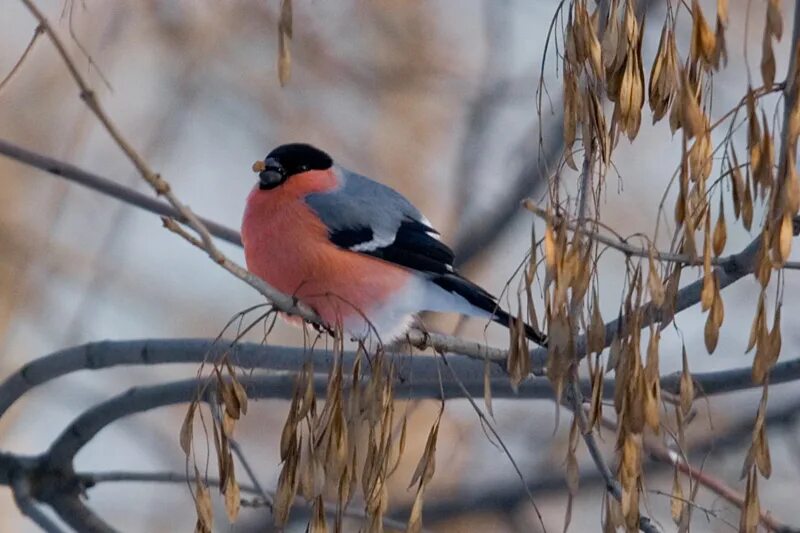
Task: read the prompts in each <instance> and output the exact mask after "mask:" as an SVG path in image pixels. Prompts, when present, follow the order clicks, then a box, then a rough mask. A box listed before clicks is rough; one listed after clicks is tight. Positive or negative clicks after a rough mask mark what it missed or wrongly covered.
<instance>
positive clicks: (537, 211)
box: [522, 199, 800, 270]
mask: <svg viewBox="0 0 800 533" xmlns="http://www.w3.org/2000/svg"><path fill="white" fill-rule="evenodd" d="M522 205H524V206H525V208H526V209H527V210H529V211H530V212H531V213H533V214H534V215H536V216H538V217H540V218H542V219H544V220H548V219H549V218H550V216H548V214H547V211H546V210H544V209H542V208H541V207H539V206H537V205H536V203H535V202H534V201H533V200H531V199H526V200H524V201H523V202H522ZM799 220H800V219H799ZM554 222H555V223H557V224H558V223H565V224H566V225H567V229H568V230H570V231H577V230H578V228H579V227H580V224H579V222H573V221H571V220H565V219H564V218H563V217H558V218H556V220H555V221H554ZM582 234H583V235H585V236H586V237H588V238H589V239H591V240H593V241H597V242H600V243H603V244H605V245H606V246H609V247H611V248H613V249H615V250H617V251H619V252H622V253H623V254H625V255H627V256H634V257H643V258H647V257H650V255H651V254H652V255H653V258H654V259H657V260H659V261H666V262H670V263H679V264H681V265H684V266H702V265H703V258H702V257H690V256H688V255H686V254H678V253H672V252H662V251H659V250H653V251H652V252H651V250H650V249H647V248H641V247H639V246H633V245H632V244H629V243H628V241H627V240H626V239H623V238H621V237H609V236H607V235H604V234H603V233H600V232H599V231H594V230H590V229H586V228H584V229H583V230H582ZM728 259H729V258H728V257H712V258H711V265H712V266H720V265H724V264H725V263H726V261H728ZM783 268H785V269H788V270H793V269H798V268H800V264H798V263H786V264H785V265H784V267H783Z"/></svg>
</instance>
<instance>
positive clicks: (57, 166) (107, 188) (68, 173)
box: [0, 139, 242, 246]
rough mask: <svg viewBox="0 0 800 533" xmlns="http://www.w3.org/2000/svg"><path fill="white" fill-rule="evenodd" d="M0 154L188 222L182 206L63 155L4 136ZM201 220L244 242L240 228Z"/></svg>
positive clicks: (227, 238)
mask: <svg viewBox="0 0 800 533" xmlns="http://www.w3.org/2000/svg"><path fill="white" fill-rule="evenodd" d="M0 154H3V155H4V156H6V157H8V158H9V159H13V160H15V161H17V162H19V163H22V164H24V165H28V166H31V167H34V168H38V169H39V170H43V171H45V172H49V173H50V174H53V175H54V176H58V177H59V178H64V179H66V180H69V181H71V182H73V183H77V184H78V185H82V186H84V187H87V188H89V189H92V190H94V191H97V192H99V193H101V194H104V195H106V196H110V197H111V198H116V199H117V200H120V201H122V202H125V203H126V204H130V205H134V206H136V207H139V208H141V209H144V210H145V211H149V212H151V213H155V214H157V215H161V216H167V217H170V218H174V219H175V220H177V221H178V222H180V223H182V224H186V223H187V222H188V221H187V220H186V218H185V217H183V216H182V215H181V213H180V212H178V210H176V209H175V208H174V207H172V206H171V205H169V204H167V203H164V202H162V201H160V200H157V199H156V198H153V197H152V196H149V195H147V194H143V193H140V192H139V191H137V190H135V189H132V188H130V187H126V186H124V185H120V184H119V183H117V182H115V181H112V180H110V179H108V178H104V177H102V176H98V175H97V174H93V173H91V172H88V171H86V170H83V169H81V168H79V167H76V166H75V165H71V164H69V163H66V162H64V161H61V160H59V159H54V158H52V157H47V156H45V155H42V154H39V153H37V152H32V151H30V150H26V149H25V148H22V147H21V146H17V145H15V144H12V143H10V142H8V141H6V140H3V139H0ZM199 220H200V221H201V222H202V223H203V224H204V225H205V226H206V227H207V228H208V231H209V233H210V234H211V235H213V236H215V237H218V238H220V239H222V240H224V241H227V242H229V243H231V244H235V245H237V246H241V245H242V239H241V237H240V236H239V232H238V231H235V230H233V229H231V228H228V227H225V226H223V225H221V224H217V223H216V222H214V221H212V220H208V219H206V218H202V217H200V218H199Z"/></svg>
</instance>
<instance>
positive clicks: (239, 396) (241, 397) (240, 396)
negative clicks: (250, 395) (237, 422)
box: [231, 376, 247, 415]
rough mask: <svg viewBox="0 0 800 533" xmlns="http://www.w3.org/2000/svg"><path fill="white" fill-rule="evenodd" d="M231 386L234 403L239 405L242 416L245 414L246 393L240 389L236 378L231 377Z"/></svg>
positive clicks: (240, 385)
mask: <svg viewBox="0 0 800 533" xmlns="http://www.w3.org/2000/svg"><path fill="white" fill-rule="evenodd" d="M231 384H232V385H233V393H234V395H235V396H236V401H237V403H238V404H239V409H240V410H241V412H242V414H243V415H246V414H247V392H246V391H245V390H244V387H242V384H241V383H239V380H238V379H236V376H234V377H233V379H232V380H231Z"/></svg>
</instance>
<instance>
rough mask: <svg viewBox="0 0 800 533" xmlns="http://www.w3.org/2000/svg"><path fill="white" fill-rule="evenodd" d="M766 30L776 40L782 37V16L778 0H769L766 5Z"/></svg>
mask: <svg viewBox="0 0 800 533" xmlns="http://www.w3.org/2000/svg"><path fill="white" fill-rule="evenodd" d="M767 29H768V30H769V32H770V33H771V34H772V35H774V36H775V38H776V39H777V40H779V41H780V40H781V37H783V16H782V15H781V5H780V0H769V4H767Z"/></svg>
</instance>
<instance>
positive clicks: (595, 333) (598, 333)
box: [587, 289, 606, 353]
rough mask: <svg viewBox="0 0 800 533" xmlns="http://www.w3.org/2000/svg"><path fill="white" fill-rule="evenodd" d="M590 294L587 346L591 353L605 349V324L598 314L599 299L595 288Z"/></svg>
mask: <svg viewBox="0 0 800 533" xmlns="http://www.w3.org/2000/svg"><path fill="white" fill-rule="evenodd" d="M592 294H593V296H592V318H591V322H590V324H589V332H588V339H587V348H588V350H589V352H591V353H599V352H602V351H603V349H605V345H606V325H605V323H604V322H603V316H602V315H601V314H600V299H599V296H598V294H597V289H595V290H594V291H593V293H592Z"/></svg>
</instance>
